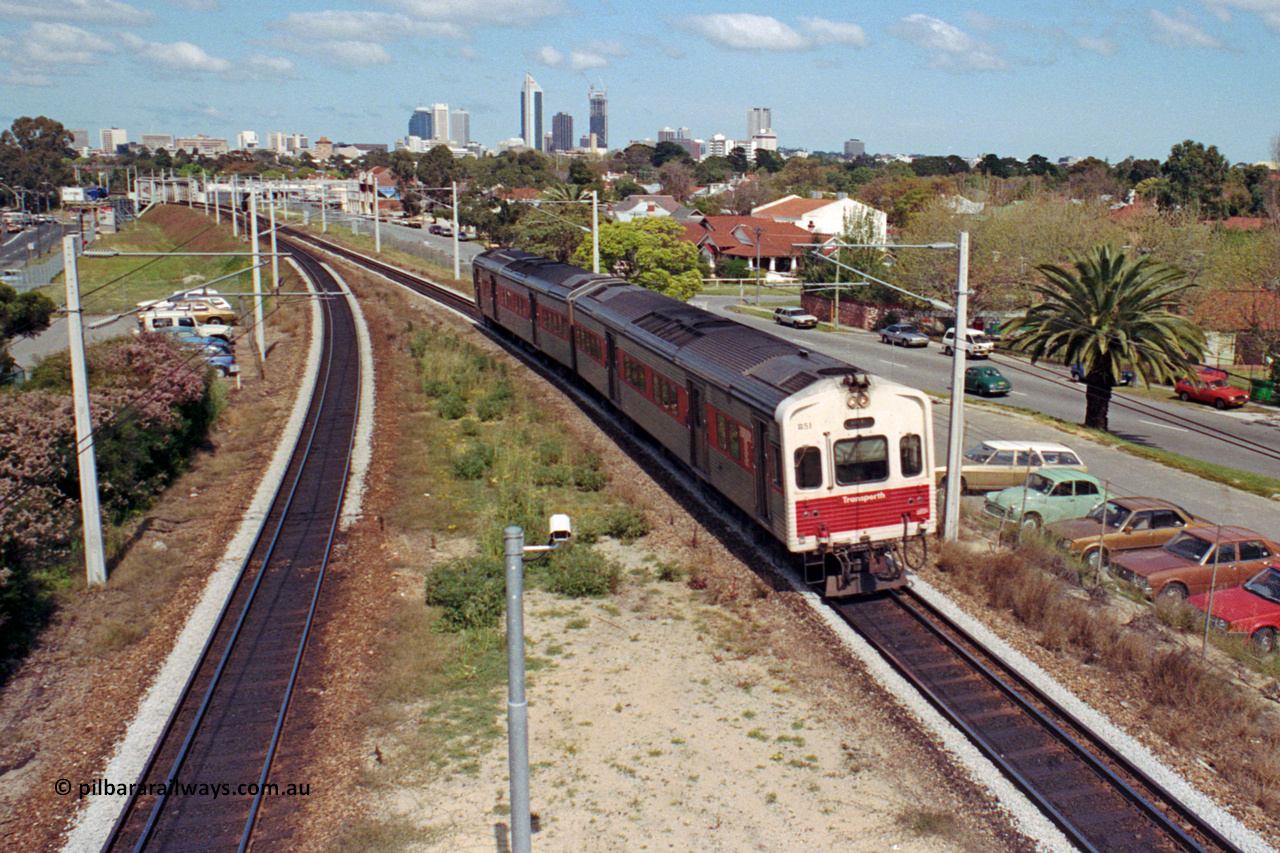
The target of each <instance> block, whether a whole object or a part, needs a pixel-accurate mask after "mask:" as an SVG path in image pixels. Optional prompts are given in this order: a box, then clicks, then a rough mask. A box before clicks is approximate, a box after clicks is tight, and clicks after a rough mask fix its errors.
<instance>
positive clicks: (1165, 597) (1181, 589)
mask: <svg viewBox="0 0 1280 853" xmlns="http://www.w3.org/2000/svg"><path fill="white" fill-rule="evenodd" d="M1156 600H1157V601H1161V602H1164V603H1166V604H1173V603H1175V602H1176V603H1179V604H1181V603H1182V602H1184V601H1186V600H1187V588H1186V587H1185V586H1183V585H1182V584H1180V583H1167V584H1165V585H1164V586H1163V587H1161V588H1160V593H1159V594H1158V595H1157V596H1156Z"/></svg>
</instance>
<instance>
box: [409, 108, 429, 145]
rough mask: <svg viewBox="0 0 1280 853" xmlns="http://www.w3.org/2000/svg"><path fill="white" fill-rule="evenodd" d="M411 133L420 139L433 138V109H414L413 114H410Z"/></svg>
mask: <svg viewBox="0 0 1280 853" xmlns="http://www.w3.org/2000/svg"><path fill="white" fill-rule="evenodd" d="M409 135H410V136H416V137H418V138H419V139H430V138H431V110H429V109H427V108H426V107H418V108H417V109H416V110H414V111H413V115H411V116H409Z"/></svg>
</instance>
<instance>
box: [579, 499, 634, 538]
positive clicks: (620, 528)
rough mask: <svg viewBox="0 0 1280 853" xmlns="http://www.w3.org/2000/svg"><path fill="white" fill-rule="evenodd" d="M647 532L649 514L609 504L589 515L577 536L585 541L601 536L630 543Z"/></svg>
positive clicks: (632, 508)
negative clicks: (607, 506) (601, 510)
mask: <svg viewBox="0 0 1280 853" xmlns="http://www.w3.org/2000/svg"><path fill="white" fill-rule="evenodd" d="M648 532H649V516H647V515H646V514H645V513H644V512H643V511H641V510H638V509H636V508H635V507H632V506H611V507H609V508H607V509H605V510H604V511H603V512H601V513H597V514H595V515H592V516H589V517H588V518H587V520H586V522H585V523H584V524H583V525H582V530H581V531H580V533H579V534H578V536H579V538H580V539H581V540H582V541H583V542H587V543H591V542H596V541H598V540H599V538H600V537H601V536H610V537H612V538H614V539H618V540H620V541H622V542H627V543H630V542H633V541H635V540H636V539H639V538H640V537H641V536H644V535H646V534H648Z"/></svg>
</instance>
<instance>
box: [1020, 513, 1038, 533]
mask: <svg viewBox="0 0 1280 853" xmlns="http://www.w3.org/2000/svg"><path fill="white" fill-rule="evenodd" d="M1041 523H1042V520H1041V518H1040V516H1039V514H1037V513H1034V512H1029V513H1027V514H1026V515H1024V516H1023V517H1022V529H1023V531H1031V530H1039V529H1040V525H1041Z"/></svg>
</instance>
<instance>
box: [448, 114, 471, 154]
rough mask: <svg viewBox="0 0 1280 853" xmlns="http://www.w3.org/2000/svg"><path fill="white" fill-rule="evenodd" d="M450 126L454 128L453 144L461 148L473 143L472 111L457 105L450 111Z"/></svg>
mask: <svg viewBox="0 0 1280 853" xmlns="http://www.w3.org/2000/svg"><path fill="white" fill-rule="evenodd" d="M449 122H450V128H451V129H452V131H453V133H452V139H453V144H454V145H457V146H458V147H459V148H466V147H467V146H468V145H470V144H471V113H469V112H467V111H466V110H464V109H463V108H462V107H455V108H454V110H453V111H452V112H451V113H449Z"/></svg>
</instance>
